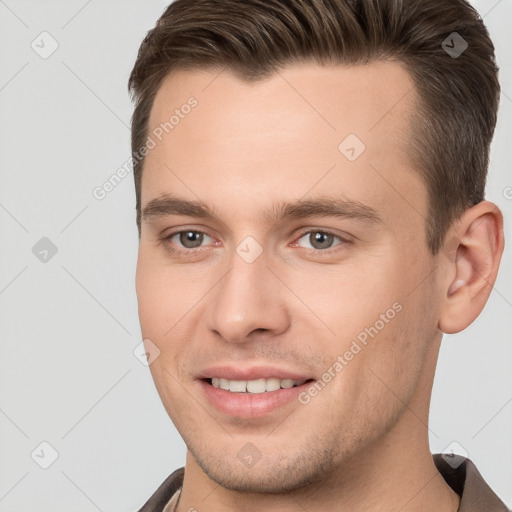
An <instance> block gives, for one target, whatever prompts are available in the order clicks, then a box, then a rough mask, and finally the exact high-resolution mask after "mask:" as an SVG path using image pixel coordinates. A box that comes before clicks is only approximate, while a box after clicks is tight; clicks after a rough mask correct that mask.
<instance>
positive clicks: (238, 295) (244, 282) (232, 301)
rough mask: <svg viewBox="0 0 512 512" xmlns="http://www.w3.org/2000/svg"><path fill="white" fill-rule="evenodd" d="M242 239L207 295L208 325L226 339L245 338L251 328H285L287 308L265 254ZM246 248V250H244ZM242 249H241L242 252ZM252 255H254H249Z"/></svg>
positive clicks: (274, 331) (275, 331) (241, 339)
mask: <svg viewBox="0 0 512 512" xmlns="http://www.w3.org/2000/svg"><path fill="white" fill-rule="evenodd" d="M250 243H251V242H250V241H249V242H248V244H249V245H247V244H245V243H244V242H242V243H241V244H240V245H239V246H238V248H237V251H236V253H234V254H233V256H232V258H231V260H230V269H229V271H228V272H227V273H226V274H225V275H224V277H222V278H221V280H220V282H219V283H218V286H217V287H216V292H215V294H214V295H213V296H212V299H211V311H210V316H209V318H210V320H209V321H210V325H209V328H210V329H212V330H214V331H217V332H218V333H219V334H220V335H221V336H222V337H223V338H224V339H226V340H227V341H230V342H237V343H240V342H245V341H248V337H249V335H250V334H251V332H253V331H254V330H257V329H259V330H261V329H265V330H268V331H271V332H273V333H274V334H275V333H278V332H281V331H283V330H285V329H286V328H287V325H288V312H287V310H286V307H285V304H284V302H283V297H282V294H281V293H280V291H279V284H278V283H277V282H276V278H275V276H274V275H273V274H272V272H271V271H270V270H269V269H268V268H267V263H268V258H267V255H266V254H264V253H263V252H261V253H260V254H259V255H258V256H257V257H255V258H254V252H253V253H252V255H251V257H248V255H249V254H250V253H251V251H253V250H254V247H252V248H251V246H250ZM247 249H248V250H247ZM244 250H245V252H244ZM253 258H254V259H253Z"/></svg>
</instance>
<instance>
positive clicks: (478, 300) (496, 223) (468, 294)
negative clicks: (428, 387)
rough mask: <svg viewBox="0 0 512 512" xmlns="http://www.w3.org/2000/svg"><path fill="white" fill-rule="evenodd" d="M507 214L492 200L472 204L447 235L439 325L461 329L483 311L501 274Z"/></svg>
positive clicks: (448, 330)
mask: <svg viewBox="0 0 512 512" xmlns="http://www.w3.org/2000/svg"><path fill="white" fill-rule="evenodd" d="M503 245H504V240H503V215H502V213H501V211H500V210H499V208H498V207H497V206H496V205H495V204H493V203H490V202H489V201H482V202H481V203H478V204H477V205H476V206H473V207H472V208H469V209H468V210H466V211H465V212H464V214H463V215H462V216H461V217H460V219H458V220H457V221H456V222H455V223H454V225H453V226H452V228H450V231H449V233H447V236H446V238H445V244H444V246H443V248H442V249H441V253H442V254H444V255H445V256H447V257H443V256H442V255H440V262H439V264H440V265H443V266H445V268H444V271H443V272H442V275H443V276H445V277H444V278H443V282H442V283H441V284H442V289H441V292H442V294H443V295H442V304H441V309H440V317H439V329H440V330H441V331H442V332H444V333H447V334H453V333H456V332H460V331H462V330H463V329H465V328H466V327H467V326H468V325H470V324H471V323H472V322H473V321H474V320H475V319H476V318H477V317H478V315H479V314H480V312H481V311H482V309H483V308H484V306H485V303H486V302H487V299H488V298H489V295H490V293H491V290H492V287H493V286H494V283H495V281H496V276H497V275H498V268H499V265H500V260H501V255H502V253H503Z"/></svg>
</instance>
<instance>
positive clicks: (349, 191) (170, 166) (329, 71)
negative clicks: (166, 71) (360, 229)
mask: <svg viewBox="0 0 512 512" xmlns="http://www.w3.org/2000/svg"><path fill="white" fill-rule="evenodd" d="M415 98H416V90H415V87H414V84H413V82H412V79H411V77H410V76H409V74H408V73H407V72H406V71H405V69H404V68H403V67H402V66H401V65H400V64H398V63H396V62H374V63H372V64H367V65H358V66H343V65H338V66H320V65H318V64H306V63H303V64H297V65H293V66H288V67H287V68H285V69H282V70H280V71H279V72H276V73H274V74H272V75H271V76H269V77H268V78H266V79H264V80H260V81H257V82H252V83H247V82H244V81H242V80H240V79H239V78H237V77H236V76H234V75H233V74H231V73H229V72H228V71H222V72H221V71H208V70H187V71H185V70H181V71H175V72H173V73H171V74H170V75H168V76H167V77H166V78H165V80H164V81H163V82H162V84H161V86H160V88H159V90H158V93H157V95H156V98H155V101H154V104H153V108H152V111H151V116H150V120H149V126H148V128H149V132H148V133H149V134H150V136H153V138H154V139H155V143H156V146H155V147H154V149H152V150H151V151H150V153H149V154H148V155H147V157H146V163H145V167H144V173H143V177H142V191H141V199H142V204H144V203H147V202H148V201H149V200H151V199H153V198H154V197H156V196H158V195H161V194H162V193H165V192H171V191H172V192H176V188H179V189H180V192H183V193H182V194H181V195H188V196H190V194H191V192H192V193H193V194H194V195H196V196H198V197H205V196H209V197H210V198H211V199H212V200H215V201H217V202H218V203H222V198H224V201H225V198H226V197H233V196H234V195H237V196H240V197H241V199H240V201H241V202H243V200H244V199H243V197H244V196H245V198H247V197H248V195H249V193H250V196H251V198H252V200H253V202H254V201H255V200H256V198H260V200H261V201H263V200H264V199H266V198H268V199H269V200H270V199H277V198H279V195H280V194H281V195H283V193H285V192H286V193H287V195H288V196H290V198H291V197H292V196H294V198H299V197H302V196H304V195H305V194H308V193H309V191H311V193H313V192H314V191H316V192H318V193H321V194H324V195H325V193H326V192H332V191H338V192H339V193H340V194H343V195H344V196H345V197H349V198H353V199H355V200H358V201H359V200H361V199H362V198H364V197H365V198H367V199H368V200H369V201H370V202H371V201H373V202H374V203H375V205H376V206H379V205H380V206H381V207H384V205H385V203H386V202H387V201H389V200H390V198H392V197H393V196H396V195H397V194H398V195H399V196H404V195H405V189H408V190H409V192H410V191H411V190H412V192H413V195H415V196H416V198H415V199H414V200H415V201H416V202H418V203H422V202H424V200H425V193H424V192H425V191H424V190H422V188H423V183H422V181H421V180H419V177H418V174H417V173H416V172H414V171H413V169H412V168H413V165H412V162H411V161H410V158H409V156H408V155H409V150H408V140H409V133H410V128H411V126H410V123H411V112H412V110H413V109H414V105H415ZM190 105H194V106H193V107H190ZM155 133H156V134H157V135H158V136H155V135H154V134H155ZM402 189H404V191H402ZM402 192H404V193H402ZM271 196H274V197H271ZM409 207H410V206H409ZM416 207H417V208H419V209H425V205H424V204H416Z"/></svg>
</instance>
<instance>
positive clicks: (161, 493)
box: [139, 454, 512, 512]
mask: <svg viewBox="0 0 512 512" xmlns="http://www.w3.org/2000/svg"><path fill="white" fill-rule="evenodd" d="M433 459H434V464H435V465H436V467H437V469H438V471H439V472H440V473H441V475H442V477H443V478H444V479H445V481H446V483H447V484H448V485H449V486H450V487H451V488H452V489H453V490H454V491H455V492H456V493H457V494H458V495H459V496H460V506H459V509H458V512H512V511H511V510H510V509H508V508H507V507H506V506H505V504H504V503H503V502H502V501H501V500H500V499H499V498H498V496H496V494H494V492H493V491H492V490H491V488H490V487H489V486H488V485H487V483H486V482H485V480H484V479H483V477H482V475H481V474H480V473H479V472H478V470H477V468H476V466H475V465H474V464H473V463H472V462H471V460H469V459H466V458H465V457H462V456H460V455H447V454H435V455H434V456H433ZM184 474H185V468H180V469H177V470H176V471H174V472H173V473H172V474H171V475H170V476H168V477H167V478H166V479H165V480H164V482H163V483H162V484H161V485H160V487H159V488H158V489H157V490H156V491H155V493H154V494H153V495H152V496H151V498H149V500H148V501H147V502H146V504H145V505H144V506H143V507H142V508H141V509H140V510H139V512H176V506H177V504H178V500H179V496H180V492H181V486H182V484H183V475H184Z"/></svg>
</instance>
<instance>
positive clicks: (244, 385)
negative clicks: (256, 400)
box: [212, 377, 306, 393]
mask: <svg viewBox="0 0 512 512" xmlns="http://www.w3.org/2000/svg"><path fill="white" fill-rule="evenodd" d="M304 382H306V381H305V380H292V379H277V378H275V377H272V378H270V379H256V380H228V379H223V378H220V377H213V378H212V386H213V387H214V388H220V389H224V390H226V391H231V392H232V393H246V392H248V393H265V392H266V391H277V390H278V389H289V388H292V387H293V386H300V385H301V384H304Z"/></svg>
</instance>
